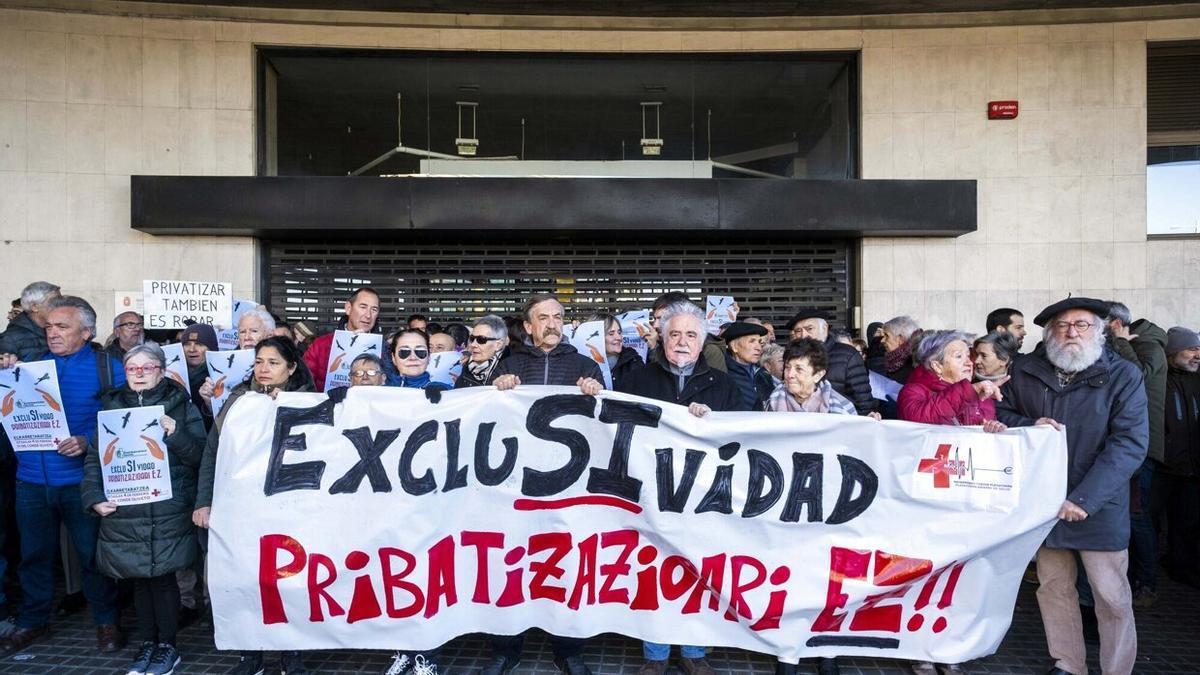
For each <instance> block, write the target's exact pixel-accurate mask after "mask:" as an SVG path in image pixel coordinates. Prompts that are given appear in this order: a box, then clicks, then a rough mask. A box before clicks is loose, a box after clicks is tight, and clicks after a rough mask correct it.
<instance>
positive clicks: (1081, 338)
mask: <svg viewBox="0 0 1200 675" xmlns="http://www.w3.org/2000/svg"><path fill="white" fill-rule="evenodd" d="M1107 316H1108V304H1107V303H1105V302H1103V301H1101V300H1095V299H1092V298H1082V297H1076V298H1067V299H1065V300H1060V301H1059V302H1056V303H1054V304H1053V305H1050V306H1049V307H1047V308H1046V309H1044V310H1042V312H1041V313H1040V314H1038V316H1037V318H1035V319H1034V320H1033V322H1034V323H1035V324H1037V325H1038V326H1041V327H1042V328H1043V333H1042V341H1043V346H1041V347H1039V348H1038V350H1037V351H1035V352H1034V353H1033V354H1031V355H1030V356H1029V357H1027V358H1024V359H1021V360H1020V361H1018V362H1017V363H1015V364H1014V365H1013V369H1012V379H1011V380H1010V381H1009V382H1008V384H1007V385H1005V386H1004V389H1003V395H1004V397H1003V400H1002V401H1000V402H999V403H997V404H996V416H997V418H998V419H999V420H1000V421H1001V422H1004V423H1005V424H1007V425H1008V426H1010V427H1016V426H1030V425H1034V424H1048V425H1051V426H1053V427H1055V428H1058V429H1061V428H1062V427H1063V426H1065V427H1066V430H1067V469H1068V470H1067V486H1066V488H1067V499H1066V501H1064V502H1063V504H1062V507H1061V508H1060V509H1059V512H1058V518H1059V521H1058V523H1057V524H1056V525H1055V526H1054V529H1053V530H1051V531H1050V534H1049V536H1047V537H1046V541H1045V542H1044V543H1043V544H1042V547H1041V548H1040V549H1039V550H1038V555H1037V571H1038V581H1039V583H1040V586H1039V588H1038V592H1037V598H1038V607H1039V608H1040V609H1041V613H1042V625H1043V627H1044V628H1045V631H1046V642H1047V645H1048V647H1049V651H1050V656H1051V657H1053V658H1054V659H1055V663H1054V667H1053V668H1051V669H1050V671H1049V672H1050V673H1051V675H1064V674H1065V675H1085V674H1086V673H1087V672H1088V668H1087V650H1086V648H1085V646H1084V640H1083V623H1082V619H1081V616H1080V610H1079V597H1078V594H1077V592H1076V590H1075V578H1076V567H1075V566H1076V560H1077V559H1078V560H1080V561H1082V563H1083V566H1084V569H1085V570H1086V571H1087V576H1088V580H1089V581H1090V582H1091V585H1092V589H1093V591H1094V593H1095V598H1096V616H1097V619H1098V623H1099V625H1100V667H1101V669H1102V671H1103V672H1104V673H1105V675H1128V674H1129V673H1130V672H1132V670H1133V665H1134V661H1135V659H1136V657H1137V632H1136V630H1135V628H1134V622H1133V605H1132V594H1131V592H1130V588H1129V580H1128V578H1127V577H1126V570H1127V568H1128V566H1129V551H1128V548H1129V479H1130V478H1131V477H1132V476H1133V474H1134V472H1135V471H1137V469H1138V467H1139V466H1141V464H1142V461H1143V460H1144V459H1145V457H1146V446H1147V444H1148V442H1149V428H1148V416H1147V411H1146V391H1145V388H1144V387H1143V386H1142V374H1141V372H1140V371H1139V370H1138V367H1137V366H1136V365H1134V364H1132V363H1130V362H1129V361H1126V360H1125V359H1122V358H1121V357H1119V356H1117V355H1116V354H1115V353H1113V352H1112V351H1111V350H1107V349H1105V346H1104V319H1105V317H1107ZM1077 556H1078V558H1077Z"/></svg>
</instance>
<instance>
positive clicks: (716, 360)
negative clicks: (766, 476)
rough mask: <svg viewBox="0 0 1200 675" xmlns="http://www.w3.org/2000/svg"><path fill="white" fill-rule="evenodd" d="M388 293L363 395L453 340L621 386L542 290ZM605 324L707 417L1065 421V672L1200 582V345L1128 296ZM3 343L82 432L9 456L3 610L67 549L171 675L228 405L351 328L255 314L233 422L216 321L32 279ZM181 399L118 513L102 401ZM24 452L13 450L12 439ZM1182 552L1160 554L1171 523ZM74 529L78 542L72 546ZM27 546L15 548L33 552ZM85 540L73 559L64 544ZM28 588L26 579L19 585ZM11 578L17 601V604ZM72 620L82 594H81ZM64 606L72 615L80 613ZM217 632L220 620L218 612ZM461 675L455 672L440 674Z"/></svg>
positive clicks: (423, 671) (95, 602)
mask: <svg viewBox="0 0 1200 675" xmlns="http://www.w3.org/2000/svg"><path fill="white" fill-rule="evenodd" d="M380 310H381V301H380V297H379V295H378V293H377V292H376V291H374V290H373V289H371V288H370V287H364V288H361V289H358V290H357V291H356V292H354V293H353V294H352V295H351V296H350V297H349V298H347V299H346V301H345V304H344V306H343V314H342V316H341V317H340V320H339V321H338V323H337V327H338V328H340V329H342V330H348V331H352V332H357V333H380V334H383V333H384V329H385V328H386V329H389V331H388V332H387V333H386V343H385V344H386V345H387V352H386V355H385V356H383V357H382V358H380V357H378V356H374V355H371V354H365V355H363V356H359V357H357V359H356V360H355V361H354V362H353V363H352V364H351V367H350V386H352V387H354V386H394V387H409V388H420V389H447V388H451V386H450V385H448V384H447V383H445V382H437V381H433V380H431V378H430V376H429V373H428V372H427V367H428V365H429V361H430V355H431V354H433V353H437V352H450V351H454V352H457V353H458V354H459V355H460V360H461V364H462V366H463V367H462V372H461V375H460V376H458V378H457V381H455V382H454V383H453V387H452V388H466V387H476V386H489V385H490V386H494V387H495V388H496V389H498V390H501V391H504V390H510V389H513V388H516V387H529V386H538V385H566V386H572V387H578V388H579V389H580V390H581V391H582V392H583V393H585V394H593V395H594V394H596V393H598V392H599V391H601V390H602V389H603V388H604V384H603V383H604V377H603V376H602V372H601V369H600V368H599V366H598V365H597V362H596V361H594V360H593V359H592V358H588V357H585V356H583V355H581V354H579V353H578V352H577V351H576V349H575V348H574V347H573V346H571V344H570V343H569V342H568V341H567V340H566V339H564V332H565V331H564V326H565V325H567V324H570V320H569V319H570V318H571V317H567V316H565V315H564V307H563V305H562V304H561V303H560V302H559V301H558V300H557V299H556V298H555V297H554V296H551V295H539V296H534V297H532V298H530V299H528V302H526V304H525V306H524V310H523V312H522V314H521V315H520V316H515V317H507V318H504V317H500V316H496V315H487V316H483V317H481V318H478V319H477V320H475V321H474V322H473V323H471V324H470V325H466V324H462V323H448V324H446V325H440V324H438V323H436V322H435V319H436V318H437V317H432V318H431V317H426V316H423V315H419V314H414V315H412V316H411V317H409V318H408V320H407V321H405V322H403V323H402V324H400V325H390V326H385V325H383V323H384V322H383V321H382V317H381V314H380ZM574 318H577V319H580V320H595V321H603V322H604V327H605V352H606V354H605V356H606V357H607V365H608V366H609V370H610V372H611V381H612V386H613V388H614V389H616V390H618V391H621V392H627V393H631V394H636V395H640V396H644V397H647V398H651V399H657V400H660V401H667V402H671V403H676V404H679V405H681V406H685V407H686V408H687V409H688V410H689V411H690V412H691V413H692V414H693V415H696V416H699V417H703V416H704V415H707V414H709V413H710V412H721V411H763V412H773V413H777V412H783V413H829V414H837V415H861V416H867V417H871V418H874V419H899V420H906V421H911V422H920V423H925V424H938V425H968V426H980V427H982V429H983V430H984V431H987V432H1002V431H1004V430H1005V429H1006V428H1008V427H1019V426H1030V425H1050V426H1053V427H1055V428H1058V429H1061V428H1063V427H1064V426H1065V428H1066V434H1067V439H1068V447H1069V456H1068V462H1069V479H1068V485H1067V486H1066V488H1067V499H1066V501H1064V502H1063V504H1062V507H1061V509H1060V511H1059V514H1058V515H1059V519H1060V521H1059V523H1058V524H1056V526H1055V527H1054V529H1053V530H1052V531H1051V533H1050V535H1049V536H1048V537H1047V539H1046V541H1045V543H1044V544H1043V545H1042V547H1041V548H1040V550H1039V551H1038V554H1037V557H1036V581H1037V583H1039V588H1038V591H1037V598H1038V604H1039V607H1040V609H1041V613H1042V618H1043V623H1044V628H1045V632H1046V637H1047V642H1048V647H1049V652H1050V657H1051V658H1052V659H1053V660H1054V664H1053V667H1052V668H1051V670H1050V672H1051V673H1060V674H1061V673H1071V674H1074V675H1084V674H1085V673H1087V666H1086V650H1085V633H1087V632H1088V631H1089V627H1090V628H1092V629H1093V630H1094V631H1096V632H1097V633H1098V635H1099V642H1100V660H1101V666H1102V669H1103V672H1105V673H1113V674H1121V673H1130V672H1131V671H1132V669H1133V665H1134V659H1135V656H1136V651H1137V646H1136V642H1137V635H1136V630H1135V628H1134V614H1133V610H1134V607H1147V606H1151V605H1153V604H1154V602H1155V600H1156V592H1157V573H1158V570H1159V568H1160V566H1159V560H1160V555H1161V559H1162V561H1163V562H1164V563H1165V565H1164V566H1165V570H1166V572H1167V574H1168V575H1170V577H1171V578H1172V579H1175V580H1176V581H1179V582H1182V583H1184V584H1188V585H1190V586H1192V587H1200V571H1198V568H1197V562H1196V561H1197V536H1198V532H1200V528H1198V527H1197V526H1198V524H1200V523H1198V522H1197V521H1200V374H1197V371H1198V370H1200V336H1198V335H1197V333H1196V332H1195V331H1193V330H1191V329H1189V328H1186V327H1179V326H1177V327H1174V328H1171V329H1169V330H1165V331H1164V330H1163V329H1162V328H1160V327H1158V326H1156V325H1155V324H1153V323H1151V322H1150V321H1148V320H1146V319H1138V320H1136V321H1135V320H1133V317H1132V316H1131V315H1130V312H1129V309H1128V308H1127V307H1125V306H1124V305H1122V304H1121V303H1119V302H1112V301H1101V300H1097V299H1092V298H1083V297H1074V298H1067V299H1065V300H1062V301H1059V302H1056V303H1054V304H1052V305H1050V306H1049V307H1046V308H1044V309H1042V310H1041V311H1040V312H1039V313H1038V314H1037V315H1036V317H1035V318H1034V319H1033V323H1034V324H1036V325H1037V326H1038V327H1040V328H1041V329H1042V332H1041V334H1040V336H1038V337H1040V341H1039V342H1038V344H1037V345H1036V346H1035V347H1032V348H1031V349H1025V350H1024V351H1023V348H1024V347H1025V346H1027V345H1026V337H1027V333H1026V323H1025V317H1024V314H1023V313H1022V312H1020V311H1018V310H1016V309H1013V308H1001V309H997V310H996V311H994V312H992V313H991V314H989V315H988V316H987V317H981V324H982V325H983V326H984V328H985V330H984V332H983V333H982V334H981V335H975V334H972V333H971V332H969V331H964V330H960V329H957V328H953V327H924V328H923V327H921V326H920V325H919V324H918V323H917V321H915V320H914V319H912V318H910V317H907V316H899V317H894V318H891V319H890V320H888V321H885V322H881V323H872V324H870V325H869V326H868V328H867V330H866V331H865V332H864V333H863V334H862V335H859V336H855V335H851V334H850V333H849V332H847V331H842V330H836V329H835V327H834V326H833V325H832V323H833V322H834V318H833V317H832V316H830V315H828V314H827V313H826V312H825V311H822V310H820V309H813V308H798V309H797V311H796V312H795V313H794V315H793V316H791V317H788V321H787V323H786V324H785V325H783V327H782V330H780V331H779V332H778V333H777V332H776V328H775V324H774V321H775V319H777V318H778V317H747V316H739V317H738V319H737V320H736V321H734V322H732V323H728V324H725V325H724V326H723V327H722V328H721V330H720V332H719V334H710V333H709V331H708V330H707V329H706V321H705V315H704V312H703V311H702V310H701V309H700V307H698V306H697V305H696V304H694V303H693V302H692V301H691V300H690V299H689V298H688V296H687V295H685V294H683V293H679V292H671V293H666V294H665V295H663V296H661V297H660V298H658V299H657V300H656V301H655V302H654V304H653V307H652V309H651V319H650V321H651V326H652V330H651V331H650V332H649V334H648V335H646V336H645V340H646V343H647V345H646V346H647V351H646V357H645V359H644V361H643V357H642V356H641V355H640V354H639V352H638V351H636V350H634V349H632V348H630V347H628V346H625V345H624V344H623V341H622V337H621V336H622V326H621V324H620V321H619V320H618V319H617V318H616V317H615V316H614V315H612V314H599V315H594V316H590V317H574ZM8 320H9V322H8V326H7V328H6V330H5V331H4V332H3V333H0V368H10V367H13V366H14V365H15V364H17V363H20V362H25V361H38V360H53V361H54V364H55V367H56V369H57V373H58V379H59V383H60V387H61V393H62V396H63V402H64V407H65V410H66V414H67V417H68V421H69V425H70V428H71V430H72V432H74V434H75V435H73V436H71V437H70V438H67V439H65V440H63V441H61V442H60V444H59V446H58V451H57V452H23V453H16V454H14V453H13V452H12V450H11V447H6V448H5V452H4V454H3V458H2V459H3V461H2V464H3V469H4V471H3V479H2V480H0V505H2V506H0V508H2V509H3V516H4V517H3V518H2V519H0V538H3V537H7V543H8V546H7V547H6V550H7V551H8V555H6V556H0V578H4V577H5V575H6V567H7V566H8V563H9V562H10V561H11V562H12V563H13V564H15V566H16V568H17V569H16V574H15V575H10V576H15V579H16V582H17V583H16V584H15V587H17V588H19V590H20V602H19V606H18V607H17V611H16V612H15V614H13V615H11V616H7V617H6V618H4V620H3V621H2V622H0V637H2V638H3V643H2V648H3V652H4V653H5V654H10V653H14V652H17V651H20V650H23V649H25V648H26V647H28V646H30V645H32V644H34V643H35V642H37V641H38V640H40V639H42V638H43V637H44V636H45V635H46V634H47V631H48V629H49V626H50V623H51V618H52V615H53V614H54V596H55V573H56V570H55V568H56V566H57V565H58V564H59V562H58V561H59V559H60V557H61V558H62V560H63V562H62V566H63V571H64V573H65V576H66V580H67V590H68V592H69V595H68V597H67V600H70V599H71V598H72V596H74V597H75V600H74V601H73V603H74V606H76V607H78V606H82V605H83V604H84V603H83V602H80V601H79V598H78V596H75V594H74V593H72V591H73V589H77V590H78V591H79V592H81V593H82V597H83V598H84V599H85V601H86V606H87V607H88V608H89V609H90V611H91V614H92V617H93V619H94V621H95V624H96V639H97V648H98V649H99V650H100V651H101V652H104V653H112V652H117V651H120V650H122V649H125V646H126V640H125V637H124V635H123V634H122V632H121V631H120V629H119V628H118V624H119V613H120V611H121V608H122V607H124V608H125V609H126V610H128V605H130V604H131V605H132V609H133V611H134V613H135V614H136V622H135V624H134V625H135V635H134V641H133V642H134V645H133V646H134V647H136V656H135V658H134V661H133V663H132V664H131V665H130V667H129V671H128V672H129V673H131V674H134V673H137V674H141V673H147V674H153V675H167V674H168V673H171V672H172V671H173V669H174V668H175V667H176V666H177V665H178V664H179V663H180V661H181V656H180V654H179V651H178V649H177V644H176V637H177V635H178V631H179V630H180V628H181V627H182V626H184V625H186V624H188V623H190V622H191V621H194V620H196V619H197V617H198V616H199V617H202V616H203V614H204V607H205V602H204V583H203V579H202V574H203V556H204V551H205V549H206V544H207V540H206V535H207V527H208V524H209V517H210V514H211V509H212V496H213V488H214V485H213V483H214V477H215V462H216V453H217V448H218V447H219V438H220V435H221V432H222V428H223V426H224V424H225V419H226V416H227V415H228V413H229V411H230V410H231V409H232V408H233V407H234V406H235V405H236V404H237V400H238V398H240V397H241V396H243V395H245V394H246V393H249V392H258V393H263V394H267V395H271V396H274V395H275V394H276V393H277V392H280V391H323V390H324V384H325V382H324V378H325V373H326V372H327V370H328V369H327V368H326V364H327V361H328V359H329V354H330V350H331V344H332V340H333V335H332V333H331V332H326V333H324V334H319V333H318V331H317V330H315V329H314V327H313V326H312V324H310V323H308V322H303V321H301V322H296V323H293V324H288V323H287V322H285V321H283V320H282V319H280V317H278V316H277V315H274V314H272V313H271V312H270V311H269V310H268V309H267V308H266V307H259V308H256V309H254V310H252V311H250V312H247V313H245V314H243V315H242V316H241V317H240V319H239V320H238V325H237V326H236V328H237V337H238V346H239V348H241V349H253V350H254V352H255V361H254V368H253V371H252V372H251V374H250V376H249V377H248V378H247V380H246V381H245V382H242V383H240V384H238V385H237V386H236V387H235V388H234V389H233V391H232V394H231V395H230V397H229V399H228V400H227V401H226V403H225V404H224V407H223V408H221V410H220V413H219V414H217V415H216V416H215V417H214V416H213V414H212V412H211V411H212V404H211V401H212V399H213V394H214V382H213V379H212V378H211V377H209V373H208V369H207V365H206V359H205V355H206V353H207V352H209V351H214V350H216V349H217V348H218V341H217V333H216V330H215V329H214V327H213V326H209V325H203V324H193V325H190V326H188V327H186V328H185V329H184V330H182V331H177V332H173V333H165V334H155V335H153V336H150V337H152V338H154V339H153V340H149V339H147V334H146V331H145V326H144V324H143V321H142V317H141V316H140V315H139V314H137V313H136V312H132V311H129V312H124V313H121V314H119V315H118V316H117V317H116V318H115V319H114V320H113V326H112V332H111V334H110V335H109V337H108V339H107V340H106V341H105V342H104V344H100V343H98V342H96V339H97V337H98V336H99V332H98V327H97V326H96V313H95V311H94V309H93V308H92V307H91V306H90V305H89V304H88V303H87V302H86V301H84V300H82V299H80V298H78V297H74V296H70V295H64V294H62V292H61V290H60V289H59V288H58V287H57V286H55V285H53V284H50V283H46V282H36V283H32V284H30V285H28V286H27V287H26V288H25V289H24V290H23V291H22V293H21V297H20V299H19V307H18V303H14V308H13V311H12V312H10V313H9V317H8ZM176 341H177V342H180V343H181V344H182V348H183V354H184V356H185V358H186V360H187V365H188V373H189V376H190V381H191V383H192V385H191V391H184V390H183V388H182V387H181V386H179V385H178V384H177V383H176V382H175V381H173V380H172V379H170V378H168V377H164V366H165V357H164V354H163V350H162V349H161V348H160V346H159V345H160V344H162V343H167V342H176ZM148 405H162V406H163V407H164V409H165V411H166V414H165V415H164V416H163V417H162V418H161V420H160V423H161V424H162V426H163V429H164V431H165V433H166V441H167V452H168V454H169V459H170V469H171V470H170V474H171V482H172V493H173V497H172V499H170V500H169V501H167V502H157V503H154V504H147V505H140V506H119V507H118V506H116V505H115V504H112V503H111V502H109V501H107V499H106V498H105V495H104V490H103V487H102V484H101V480H100V476H99V462H98V453H97V448H96V445H97V443H96V415H97V413H98V412H99V411H101V410H107V409H118V408H129V407H135V406H148ZM5 445H6V446H7V442H5ZM1162 530H1165V532H1166V543H1167V547H1166V550H1165V551H1159V550H1158V545H1159V541H1160V539H1159V533H1160V531H1162ZM60 531H61V532H62V533H64V534H65V537H66V539H67V540H69V542H70V544H71V546H70V547H64V548H63V549H60V545H59V540H60ZM16 540H19V545H16V544H15V541H16ZM67 549H70V550H71V552H72V554H71V555H66V554H64V555H61V556H60V551H65V550H67ZM10 587H11V586H10ZM4 590H5V586H4V585H3V584H0V608H6V607H8V606H9V598H7V597H5V596H4V595H3V593H4ZM59 607H60V609H61V608H64V607H68V603H67V602H66V600H64V601H63V602H62V603H60V605H59ZM67 611H70V610H69V609H68V610H67ZM208 620H209V621H211V618H209V619H208ZM522 643H523V639H522V636H521V635H508V636H500V635H496V636H491V644H492V649H493V656H494V658H493V660H492V661H491V663H490V664H489V665H488V666H486V667H485V668H483V669H482V671H481V673H482V675H503V674H504V673H508V672H510V671H512V670H513V669H514V668H515V667H516V666H517V665H518V664H519V663H520V661H521V657H522V646H523V644H522ZM584 643H585V641H584V640H583V639H581V638H575V637H563V636H551V639H550V646H551V648H552V649H553V652H554V663H555V664H556V666H557V667H558V668H559V669H560V670H561V671H563V672H566V673H569V674H571V675H583V674H586V673H589V672H591V671H590V670H589V667H588V665H587V664H586V663H585V662H584V659H583V656H582V655H583V647H584ZM671 652H672V646H671V645H666V644H657V643H652V642H645V643H643V655H644V659H645V660H644V663H643V665H642V666H641V667H640V670H639V671H638V672H639V675H660V674H661V673H664V672H666V671H667V669H668V664H669V663H670V659H671ZM279 658H280V667H281V669H282V671H283V672H285V673H287V674H288V675H299V674H301V673H306V672H308V670H306V668H305V665H304V662H303V657H302V654H301V653H300V652H286V653H283V654H281V655H280V657H279ZM438 660H439V650H430V651H424V652H417V653H405V652H397V653H396V654H395V655H394V657H393V661H392V664H391V667H390V669H389V670H388V673H389V675H399V674H400V673H404V672H410V671H411V672H413V673H414V674H415V675H433V674H435V673H437V672H438V667H439V666H438ZM265 661H266V659H265V656H264V655H263V654H262V653H243V654H241V655H240V656H239V657H238V660H237V662H236V663H231V671H230V672H232V673H239V674H247V675H257V674H258V673H262V672H263V670H264V663H265ZM678 665H679V667H680V668H681V669H682V670H683V672H685V673H688V674H689V675H709V674H711V673H713V672H714V671H713V668H712V667H711V665H710V664H709V663H708V661H707V660H706V647H705V646H704V645H681V646H680V647H679V660H678ZM911 665H912V669H913V671H914V672H916V673H947V672H957V671H959V666H958V665H956V664H935V663H915V664H911ZM809 667H811V668H813V669H815V671H816V672H818V673H821V674H822V675H829V674H831V673H837V672H838V664H837V660H836V659H832V658H822V659H819V660H818V661H817V662H816V663H814V664H809V665H802V666H794V665H789V664H782V663H781V664H779V666H778V671H777V672H779V673H795V672H799V671H798V670H797V669H798V668H809ZM443 670H444V669H443Z"/></svg>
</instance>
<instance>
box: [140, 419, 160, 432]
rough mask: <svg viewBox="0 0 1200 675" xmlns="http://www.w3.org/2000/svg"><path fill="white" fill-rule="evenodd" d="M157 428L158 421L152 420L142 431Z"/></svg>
mask: <svg viewBox="0 0 1200 675" xmlns="http://www.w3.org/2000/svg"><path fill="white" fill-rule="evenodd" d="M156 426H158V420H150V424H147V425H146V426H144V427H142V431H145V430H147V429H149V428H150V427H156Z"/></svg>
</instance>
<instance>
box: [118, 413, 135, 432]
mask: <svg viewBox="0 0 1200 675" xmlns="http://www.w3.org/2000/svg"><path fill="white" fill-rule="evenodd" d="M131 415H133V413H132V412H127V413H125V414H124V415H122V416H121V428H122V429H124V428H125V427H127V426H129V417H130V416H131Z"/></svg>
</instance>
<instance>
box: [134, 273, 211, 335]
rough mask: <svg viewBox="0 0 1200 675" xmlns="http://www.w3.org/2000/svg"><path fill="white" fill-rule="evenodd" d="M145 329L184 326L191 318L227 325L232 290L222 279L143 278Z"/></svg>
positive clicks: (196, 320)
mask: <svg viewBox="0 0 1200 675" xmlns="http://www.w3.org/2000/svg"><path fill="white" fill-rule="evenodd" d="M142 302H143V304H144V306H145V309H146V312H145V317H144V323H145V326H146V330H158V329H170V328H183V327H184V322H185V321H188V320H191V321H195V322H196V323H206V324H209V325H210V326H215V327H222V328H224V327H226V325H225V324H226V322H227V321H229V314H230V311H231V308H232V307H233V291H232V289H231V287H230V285H229V284H228V283H225V282H222V281H167V280H160V279H145V280H143V281H142Z"/></svg>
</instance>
